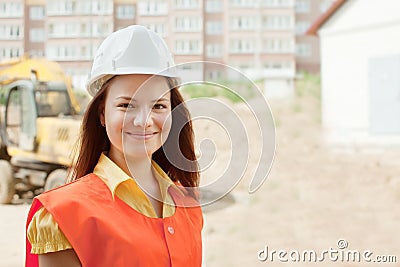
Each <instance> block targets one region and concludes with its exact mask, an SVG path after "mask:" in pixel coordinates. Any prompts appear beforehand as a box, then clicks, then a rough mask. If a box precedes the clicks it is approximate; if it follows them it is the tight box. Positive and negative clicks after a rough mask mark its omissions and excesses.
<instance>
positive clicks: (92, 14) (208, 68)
mask: <svg viewBox="0 0 400 267" xmlns="http://www.w3.org/2000/svg"><path fill="white" fill-rule="evenodd" d="M329 1H332V0H308V1H307V0H12V1H11V0H0V31H2V33H3V34H1V35H0V36H1V37H0V38H1V42H0V60H6V59H9V58H13V57H19V56H22V55H23V54H29V55H34V56H46V57H47V58H48V59H50V60H55V61H58V62H59V63H60V64H61V65H62V66H63V68H64V70H65V71H66V73H67V74H69V75H71V76H72V77H73V83H74V85H75V86H76V87H83V86H84V82H85V81H86V78H87V74H88V73H89V71H90V64H91V59H92V58H93V56H94V52H95V51H96V48H97V47H98V45H99V44H100V43H101V41H102V40H103V39H104V38H105V37H106V36H107V35H108V34H110V33H111V32H113V31H115V30H117V29H120V28H123V27H126V26H128V25H132V24H141V25H144V26H146V27H148V28H150V29H152V30H154V31H156V32H157V33H159V34H160V35H161V36H162V37H163V38H164V39H165V41H166V43H167V45H168V46H169V47H170V48H171V50H172V52H173V54H174V55H175V61H176V63H177V64H180V63H186V62H193V61H197V62H201V61H210V62H216V63H219V64H186V66H184V68H183V69H185V68H186V69H187V73H188V75H185V77H189V78H190V79H211V80H218V79H222V80H223V79H232V78H233V77H229V75H228V74H227V73H226V67H224V65H228V66H230V67H232V68H234V69H237V70H239V71H241V72H242V73H244V74H245V75H246V76H247V77H249V78H250V79H253V80H257V81H260V82H261V84H263V86H264V87H265V88H266V89H265V92H266V93H267V94H271V95H273V94H275V93H274V92H278V94H281V95H287V94H290V92H293V81H294V79H295V74H296V69H297V71H302V70H307V71H318V70H319V54H318V53H319V52H318V42H317V40H311V39H313V38H314V37H307V36H303V33H304V31H305V29H306V27H307V26H308V25H309V24H310V23H311V21H312V20H315V18H316V17H317V16H319V14H320V13H321V12H322V11H324V8H322V6H323V5H324V4H325V5H327V3H328V2H329ZM322 3H324V4H322ZM315 39H316V38H315ZM310 51H311V52H310ZM189 74H190V75H189ZM196 75H197V76H198V77H196Z"/></svg>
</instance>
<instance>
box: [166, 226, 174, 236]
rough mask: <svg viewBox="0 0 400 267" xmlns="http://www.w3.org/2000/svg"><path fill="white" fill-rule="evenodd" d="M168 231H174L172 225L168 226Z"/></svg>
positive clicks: (172, 232) (171, 232)
mask: <svg viewBox="0 0 400 267" xmlns="http://www.w3.org/2000/svg"><path fill="white" fill-rule="evenodd" d="M168 232H169V233H170V234H171V235H173V234H174V233H175V230H174V227H172V226H168Z"/></svg>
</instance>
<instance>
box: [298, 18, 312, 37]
mask: <svg viewBox="0 0 400 267" xmlns="http://www.w3.org/2000/svg"><path fill="white" fill-rule="evenodd" d="M310 25H311V23H310V22H309V21H297V22H296V34H297V35H303V34H304V33H305V32H306V31H307V30H308V28H310Z"/></svg>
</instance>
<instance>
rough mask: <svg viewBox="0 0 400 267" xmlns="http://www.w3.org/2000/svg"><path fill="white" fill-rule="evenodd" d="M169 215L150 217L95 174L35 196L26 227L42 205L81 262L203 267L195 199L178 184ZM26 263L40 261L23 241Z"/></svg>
mask: <svg viewBox="0 0 400 267" xmlns="http://www.w3.org/2000/svg"><path fill="white" fill-rule="evenodd" d="M168 190H169V192H170V194H171V196H172V198H173V200H174V202H175V204H176V210H175V213H174V215H173V216H171V217H166V218H150V217H147V216H145V215H143V214H141V213H140V212H138V211H136V210H134V209H133V208H131V207H130V206H128V205H127V204H126V203H125V202H123V201H122V200H120V199H119V198H118V197H116V196H115V200H113V198H112V195H111V192H110V190H109V189H108V187H107V185H106V184H105V183H104V182H103V181H102V180H101V179H100V178H99V177H98V176H96V175H95V174H89V175H87V176H85V177H82V178H81V179H79V180H77V181H75V182H73V183H70V184H67V185H64V186H62V187H59V188H57V189H54V190H51V191H48V192H45V193H43V194H41V195H39V196H38V197H36V198H35V199H34V201H33V203H32V206H31V210H30V211H29V215H28V220H27V226H28V225H29V223H30V221H31V220H32V217H33V215H34V214H35V212H36V211H37V210H39V209H40V208H41V207H42V206H44V207H45V208H46V209H47V211H48V212H50V213H51V214H52V216H53V217H54V219H55V221H56V222H57V223H58V225H59V228H60V229H61V230H62V232H63V233H64V235H65V236H66V238H67V239H68V241H69V242H70V244H71V245H72V247H73V248H74V250H75V252H76V254H77V255H78V257H79V260H80V261H81V264H82V266H83V267H85V266H88V267H101V266H105V267H110V266H152V267H154V266H162V267H165V266H174V267H175V266H177V267H178V266H185V267H186V266H201V259H202V246H201V229H202V227H203V217H202V212H201V208H200V207H199V206H198V205H197V206H196V207H193V206H194V205H196V203H197V202H196V201H195V200H194V199H193V198H191V197H189V196H183V195H182V194H180V193H179V192H177V190H179V189H176V188H173V187H170V188H169V189H168ZM26 245H27V248H26V249H27V251H26V266H27V267H36V266H38V256H37V255H35V254H31V253H30V251H31V244H30V243H29V241H28V240H27V244H26Z"/></svg>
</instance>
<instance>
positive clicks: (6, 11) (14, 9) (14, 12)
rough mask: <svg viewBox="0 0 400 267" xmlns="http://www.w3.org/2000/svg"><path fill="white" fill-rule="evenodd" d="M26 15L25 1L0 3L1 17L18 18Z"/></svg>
mask: <svg viewBox="0 0 400 267" xmlns="http://www.w3.org/2000/svg"><path fill="white" fill-rule="evenodd" d="M23 15H24V10H23V3H14V2H12V1H9V2H2V3H0V18H18V17H22V16H23Z"/></svg>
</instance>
